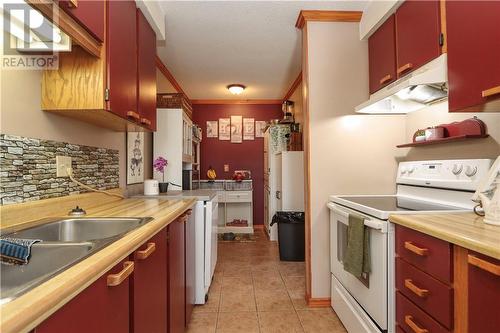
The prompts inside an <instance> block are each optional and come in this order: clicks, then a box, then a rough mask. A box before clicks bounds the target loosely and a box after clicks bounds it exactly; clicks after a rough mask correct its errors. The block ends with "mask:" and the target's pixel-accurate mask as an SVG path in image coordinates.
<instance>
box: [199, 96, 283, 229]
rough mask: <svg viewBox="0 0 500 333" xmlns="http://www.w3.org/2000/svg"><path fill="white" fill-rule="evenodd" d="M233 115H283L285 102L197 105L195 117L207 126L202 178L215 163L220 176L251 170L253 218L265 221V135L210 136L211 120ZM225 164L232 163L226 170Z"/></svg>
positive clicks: (222, 177) (220, 177) (248, 116)
mask: <svg viewBox="0 0 500 333" xmlns="http://www.w3.org/2000/svg"><path fill="white" fill-rule="evenodd" d="M230 116H243V118H254V119H255V120H270V119H279V118H281V117H282V112H281V105H231V104H228V105H201V104H199V105H194V107H193V121H194V123H196V124H198V125H199V126H200V127H201V128H202V129H203V140H202V141H201V178H202V179H206V171H207V169H208V167H209V166H210V165H211V166H212V167H213V168H214V169H215V170H216V171H217V178H218V179H231V177H232V175H233V172H234V170H250V171H251V172H252V179H253V203H254V206H253V220H254V221H253V222H254V225H257V224H263V223H264V221H263V219H264V139H263V138H255V140H253V141H245V140H243V143H231V142H230V141H220V140H219V139H218V138H207V137H206V134H207V133H206V128H207V123H206V122H207V121H208V120H219V118H229V117H230ZM224 164H229V172H224Z"/></svg>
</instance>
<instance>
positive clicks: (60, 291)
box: [0, 198, 196, 333]
mask: <svg viewBox="0 0 500 333" xmlns="http://www.w3.org/2000/svg"><path fill="white" fill-rule="evenodd" d="M195 201H196V200H195V199H193V198H182V199H180V198H179V199H177V200H167V199H154V198H150V199H140V198H135V199H123V200H117V201H113V202H109V203H106V204H103V205H100V206H96V207H93V208H91V209H88V210H87V215H86V217H148V216H150V217H153V218H154V219H153V220H152V221H151V222H149V223H147V224H146V225H144V226H142V227H140V228H138V229H135V230H132V231H131V232H129V233H128V234H126V235H125V236H124V237H122V238H120V239H119V240H117V241H115V242H114V243H112V244H110V245H109V246H107V247H105V248H104V249H102V250H100V251H99V252H96V253H95V254H93V255H91V256H90V257H88V258H86V259H85V260H83V261H81V262H79V263H78V264H76V265H74V266H72V267H71V268H69V269H67V270H65V271H63V272H62V273H60V274H58V275H56V276H54V277H53V278H51V279H50V280H48V281H46V282H44V283H43V284H41V285H39V286H38V287H36V288H34V289H32V290H31V291H29V292H27V293H26V294H24V295H21V296H19V297H18V298H17V299H15V300H13V301H11V302H9V303H7V304H5V305H3V306H2V307H0V311H1V319H0V328H1V331H2V332H3V333H9V332H28V331H30V330H31V329H33V328H34V327H36V326H37V325H38V324H39V323H41V322H42V321H43V320H44V319H46V318H47V317H49V316H50V315H51V314H52V313H54V312H55V311H57V310H58V309H59V308H61V307H62V306H63V305H64V304H66V303H67V302H69V301H70V300H71V299H72V298H73V297H75V296H76V295H78V294H79V293H80V292H81V291H82V290H83V289H85V288H86V287H87V286H89V285H90V284H92V283H93V282H94V281H96V280H97V279H98V278H99V277H101V276H102V275H103V274H104V273H105V272H107V271H108V270H109V269H111V268H113V267H114V266H115V265H116V264H118V263H119V262H120V261H122V260H123V259H124V258H126V257H127V256H128V255H129V254H130V253H131V252H133V251H135V250H136V249H137V248H138V247H139V246H141V245H142V244H143V243H144V242H146V241H147V240H148V239H150V238H151V237H152V236H154V235H155V234H156V233H158V232H159V231H160V230H161V229H163V228H164V227H165V226H167V225H168V224H170V223H171V222H172V221H174V220H175V219H176V218H177V217H178V216H180V215H181V214H182V213H183V212H185V211H186V210H187V209H189V208H191V207H192V206H193V205H194V203H195ZM30 225H33V223H30ZM26 226H27V225H24V226H23V228H25V227H26Z"/></svg>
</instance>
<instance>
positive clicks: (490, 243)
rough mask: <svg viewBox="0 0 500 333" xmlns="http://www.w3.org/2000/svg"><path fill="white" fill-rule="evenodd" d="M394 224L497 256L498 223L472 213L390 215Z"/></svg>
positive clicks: (499, 254)
mask: <svg viewBox="0 0 500 333" xmlns="http://www.w3.org/2000/svg"><path fill="white" fill-rule="evenodd" d="M389 220H390V221H391V222H393V223H395V224H399V225H402V226H405V227H407V228H410V229H413V230H416V231H420V232H422V233H424V234H427V235H430V236H433V237H436V238H439V239H442V240H445V241H447V242H450V243H453V244H455V245H459V246H461V247H464V248H466V249H469V250H472V251H476V252H479V253H482V254H484V255H487V256H489V257H493V258H495V259H499V260H500V226H494V225H490V224H485V223H483V218H482V217H480V216H477V215H476V214H474V213H447V214H429V215H427V214H421V215H397V214H394V215H391V216H390V217H389Z"/></svg>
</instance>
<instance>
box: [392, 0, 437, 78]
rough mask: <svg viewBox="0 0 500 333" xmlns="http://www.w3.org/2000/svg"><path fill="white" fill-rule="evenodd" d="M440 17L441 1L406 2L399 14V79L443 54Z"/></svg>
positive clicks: (397, 18) (397, 23) (397, 41)
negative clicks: (440, 40)
mask: <svg viewBox="0 0 500 333" xmlns="http://www.w3.org/2000/svg"><path fill="white" fill-rule="evenodd" d="M439 15H440V14H439V0H431V1H429V0H406V1H405V2H404V3H403V4H402V5H401V7H399V8H398V10H397V11H396V48H397V51H396V52H397V74H398V77H401V76H404V75H406V74H408V73H409V72H411V71H412V70H414V69H417V68H419V67H420V66H422V65H424V64H426V63H427V62H429V61H431V60H432V59H434V58H437V57H438V56H439V55H440V54H441V45H440V43H439V39H440V34H441V26H440V22H441V20H440V17H439Z"/></svg>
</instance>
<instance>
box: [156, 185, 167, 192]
mask: <svg viewBox="0 0 500 333" xmlns="http://www.w3.org/2000/svg"><path fill="white" fill-rule="evenodd" d="M158 186H159V188H160V193H167V191H168V183H159V184H158Z"/></svg>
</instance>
